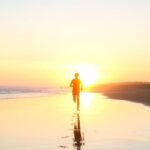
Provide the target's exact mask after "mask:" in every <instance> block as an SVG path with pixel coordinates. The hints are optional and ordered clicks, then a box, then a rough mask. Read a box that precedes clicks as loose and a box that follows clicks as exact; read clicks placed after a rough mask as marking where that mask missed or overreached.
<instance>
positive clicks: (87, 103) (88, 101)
mask: <svg viewBox="0 0 150 150" xmlns="http://www.w3.org/2000/svg"><path fill="white" fill-rule="evenodd" d="M93 99H94V94H91V93H86V92H84V93H82V94H81V106H82V107H83V108H86V109H88V108H90V107H91V105H92V100H93Z"/></svg>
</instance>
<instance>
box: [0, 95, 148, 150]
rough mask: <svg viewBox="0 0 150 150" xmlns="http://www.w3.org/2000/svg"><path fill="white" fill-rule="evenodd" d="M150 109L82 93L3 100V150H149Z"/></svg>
mask: <svg viewBox="0 0 150 150" xmlns="http://www.w3.org/2000/svg"><path fill="white" fill-rule="evenodd" d="M149 118H150V108H149V107H147V106H144V105H141V104H138V103H131V102H126V101H113V100H111V99H108V98H106V97H105V96H102V95H101V94H98V93H83V94H82V96H81V110H80V112H76V107H75V104H74V103H73V100H72V97H71V94H62V95H52V96H48V97H34V98H22V99H20V98H18V99H10V100H1V101H0V149H1V150H61V149H66V150H74V149H77V150H85V149H86V150H100V149H103V150H133V149H136V150H142V149H143V150H149V149H150V119H149Z"/></svg>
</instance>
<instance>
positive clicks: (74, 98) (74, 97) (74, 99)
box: [72, 94, 76, 102]
mask: <svg viewBox="0 0 150 150" xmlns="http://www.w3.org/2000/svg"><path fill="white" fill-rule="evenodd" d="M72 96H73V101H74V102H76V95H75V94H73V95H72Z"/></svg>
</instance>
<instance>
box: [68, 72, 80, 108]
mask: <svg viewBox="0 0 150 150" xmlns="http://www.w3.org/2000/svg"><path fill="white" fill-rule="evenodd" d="M74 76H75V79H72V81H71V83H70V87H72V95H73V100H74V102H77V110H79V107H80V90H81V91H82V90H83V84H82V81H81V80H80V79H78V77H79V74H78V73H75V74H74Z"/></svg>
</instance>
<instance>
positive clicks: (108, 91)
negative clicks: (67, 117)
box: [88, 82, 150, 106]
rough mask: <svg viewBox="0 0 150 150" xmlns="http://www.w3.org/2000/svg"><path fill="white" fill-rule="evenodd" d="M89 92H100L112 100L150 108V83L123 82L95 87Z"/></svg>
mask: <svg viewBox="0 0 150 150" xmlns="http://www.w3.org/2000/svg"><path fill="white" fill-rule="evenodd" d="M88 91H93V92H100V93H102V94H103V95H104V96H107V97H109V98H111V99H118V100H128V101H132V102H137V103H142V104H144V105H148V106H150V82H122V83H110V84H101V85H95V86H93V87H91V88H90V89H88Z"/></svg>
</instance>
